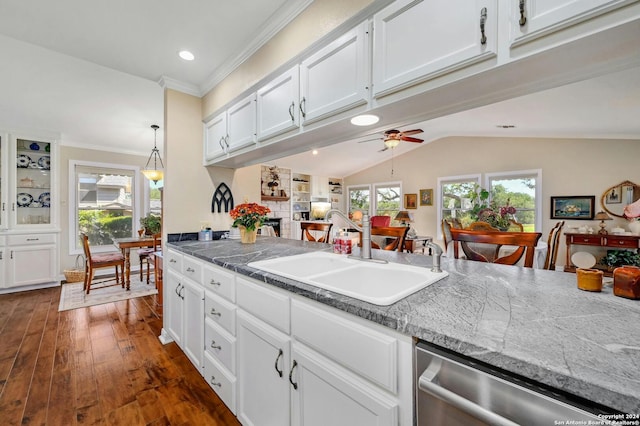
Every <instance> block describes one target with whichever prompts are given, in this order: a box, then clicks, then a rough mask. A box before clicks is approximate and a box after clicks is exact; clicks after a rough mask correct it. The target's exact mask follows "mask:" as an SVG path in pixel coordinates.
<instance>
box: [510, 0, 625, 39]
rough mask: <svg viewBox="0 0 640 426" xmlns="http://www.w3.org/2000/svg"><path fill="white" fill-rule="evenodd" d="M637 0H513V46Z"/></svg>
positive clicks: (511, 20) (511, 28) (511, 15)
mask: <svg viewBox="0 0 640 426" xmlns="http://www.w3.org/2000/svg"><path fill="white" fill-rule="evenodd" d="M636 1H637V0H608V1H606V0H523V1H518V0H511V1H510V3H509V4H510V7H511V10H510V13H509V15H510V25H509V26H510V41H511V47H516V46H519V45H522V44H524V43H528V42H530V41H533V40H536V39H538V38H540V37H543V36H546V35H549V34H551V33H554V32H557V31H560V30H563V29H566V28H568V27H571V26H573V25H575V24H578V23H580V22H583V21H586V20H589V19H592V18H594V17H596V16H599V15H602V14H604V13H607V12H610V11H613V10H615V9H618V8H620V7H623V6H626V5H629V4H631V3H635V2H636Z"/></svg>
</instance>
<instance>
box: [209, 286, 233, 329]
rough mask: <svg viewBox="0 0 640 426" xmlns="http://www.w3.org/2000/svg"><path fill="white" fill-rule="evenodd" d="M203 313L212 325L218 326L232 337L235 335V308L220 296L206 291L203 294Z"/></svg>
mask: <svg viewBox="0 0 640 426" xmlns="http://www.w3.org/2000/svg"><path fill="white" fill-rule="evenodd" d="M204 313H205V316H206V318H210V319H211V320H212V321H213V322H214V323H216V324H218V325H220V326H221V327H222V328H224V329H225V330H227V331H228V332H229V333H231V334H232V335H233V336H235V335H236V307H235V305H233V304H231V303H229V302H227V301H226V300H224V299H223V298H222V297H220V296H216V295H215V294H213V293H211V292H209V291H206V292H205V294H204Z"/></svg>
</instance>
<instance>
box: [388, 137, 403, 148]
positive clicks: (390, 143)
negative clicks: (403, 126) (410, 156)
mask: <svg viewBox="0 0 640 426" xmlns="http://www.w3.org/2000/svg"><path fill="white" fill-rule="evenodd" d="M399 143H400V141H399V140H398V139H391V138H390V139H385V140H384V146H386V147H387V148H389V149H393V148H395V147H396V146H398V144H399Z"/></svg>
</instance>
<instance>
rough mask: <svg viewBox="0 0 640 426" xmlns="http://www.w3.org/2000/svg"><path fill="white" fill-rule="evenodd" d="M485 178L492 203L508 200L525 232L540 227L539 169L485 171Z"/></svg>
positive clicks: (501, 202)
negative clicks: (500, 171) (499, 171)
mask: <svg viewBox="0 0 640 426" xmlns="http://www.w3.org/2000/svg"><path fill="white" fill-rule="evenodd" d="M485 179H486V187H487V189H488V190H489V191H490V192H491V200H492V201H493V203H495V205H496V206H498V207H500V206H505V205H506V204H507V202H509V205H511V206H513V207H515V208H516V214H515V220H516V222H519V223H521V224H522V225H523V226H524V231H525V232H535V231H536V230H537V229H542V226H541V225H542V219H541V218H542V215H541V211H542V202H541V198H542V197H541V196H540V194H541V193H542V192H541V191H542V188H541V182H542V171H541V170H539V169H538V170H523V171H516V172H502V173H487V175H486V177H485Z"/></svg>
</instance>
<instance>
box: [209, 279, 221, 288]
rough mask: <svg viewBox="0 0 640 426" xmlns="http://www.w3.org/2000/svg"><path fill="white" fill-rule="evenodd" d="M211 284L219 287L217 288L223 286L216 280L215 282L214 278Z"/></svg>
mask: <svg viewBox="0 0 640 426" xmlns="http://www.w3.org/2000/svg"><path fill="white" fill-rule="evenodd" d="M210 284H211V285H217V286H220V285H222V283H221V282H218V281H216V280H215V279H213V278H211V281H210Z"/></svg>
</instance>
